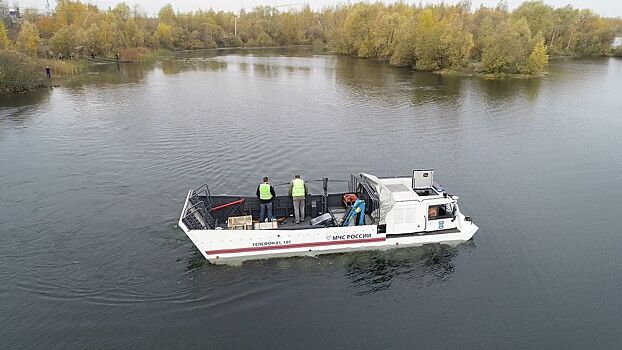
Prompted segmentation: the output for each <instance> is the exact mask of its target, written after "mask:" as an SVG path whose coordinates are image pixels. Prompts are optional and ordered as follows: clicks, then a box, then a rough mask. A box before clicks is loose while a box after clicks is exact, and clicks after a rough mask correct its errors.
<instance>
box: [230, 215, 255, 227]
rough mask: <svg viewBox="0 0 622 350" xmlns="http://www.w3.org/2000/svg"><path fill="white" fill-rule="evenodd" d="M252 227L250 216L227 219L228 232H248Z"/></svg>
mask: <svg viewBox="0 0 622 350" xmlns="http://www.w3.org/2000/svg"><path fill="white" fill-rule="evenodd" d="M252 226H253V217H252V216H251V215H243V216H230V217H229V218H228V219H227V228H228V229H230V230H250V229H251V227H252Z"/></svg>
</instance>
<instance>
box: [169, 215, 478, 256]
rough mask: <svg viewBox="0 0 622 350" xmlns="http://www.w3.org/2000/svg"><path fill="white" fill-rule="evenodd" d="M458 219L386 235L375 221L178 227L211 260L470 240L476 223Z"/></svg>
mask: <svg viewBox="0 0 622 350" xmlns="http://www.w3.org/2000/svg"><path fill="white" fill-rule="evenodd" d="M459 219H460V220H461V227H460V229H455V230H450V231H448V232H446V233H445V232H443V231H439V232H436V233H429V232H427V233H426V234H422V235H418V234H400V235H388V236H387V234H386V233H379V232H378V227H377V225H364V226H350V227H326V228H324V227H322V228H317V229H305V230H188V228H187V227H185V225H184V223H183V222H181V221H180V223H179V225H180V227H181V228H182V229H183V230H184V232H186V234H187V235H188V238H190V240H191V241H192V242H193V243H194V245H195V246H196V247H197V249H199V251H200V252H201V254H202V255H203V256H204V257H205V258H206V259H207V260H209V261H210V262H211V263H214V264H230V263H238V262H242V261H245V260H255V259H268V258H276V257H293V256H317V255H322V254H334V253H344V252H352V251H360V250H384V249H392V248H400V247H412V246H422V245H424V244H447V245H457V244H460V243H463V242H466V241H468V240H470V239H471V238H472V237H473V235H474V234H475V232H476V231H477V229H478V227H477V226H476V225H475V224H473V223H471V222H465V221H463V219H464V217H462V218H459Z"/></svg>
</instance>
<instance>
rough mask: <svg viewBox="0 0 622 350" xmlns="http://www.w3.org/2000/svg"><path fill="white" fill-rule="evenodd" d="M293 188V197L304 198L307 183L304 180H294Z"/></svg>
mask: <svg viewBox="0 0 622 350" xmlns="http://www.w3.org/2000/svg"><path fill="white" fill-rule="evenodd" d="M293 183H294V184H293V186H292V197H304V195H305V181H304V180H303V179H294V182H293Z"/></svg>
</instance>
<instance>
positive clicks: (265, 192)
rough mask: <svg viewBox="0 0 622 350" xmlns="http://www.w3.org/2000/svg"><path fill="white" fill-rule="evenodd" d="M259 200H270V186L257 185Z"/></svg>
mask: <svg viewBox="0 0 622 350" xmlns="http://www.w3.org/2000/svg"><path fill="white" fill-rule="evenodd" d="M259 199H261V200H264V201H267V200H270V199H272V193H271V192H270V184H267V183H262V184H261V185H259Z"/></svg>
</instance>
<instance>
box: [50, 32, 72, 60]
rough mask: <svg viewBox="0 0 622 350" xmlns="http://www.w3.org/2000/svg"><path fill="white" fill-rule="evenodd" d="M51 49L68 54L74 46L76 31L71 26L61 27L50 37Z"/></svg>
mask: <svg viewBox="0 0 622 350" xmlns="http://www.w3.org/2000/svg"><path fill="white" fill-rule="evenodd" d="M51 44H52V50H54V52H59V53H62V54H63V55H69V54H70V53H72V52H73V51H74V49H75V47H76V33H75V29H74V28H72V27H62V28H61V29H59V30H58V31H57V32H56V34H54V36H53V37H52V41H51Z"/></svg>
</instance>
